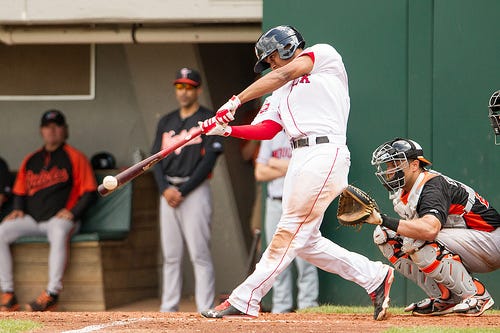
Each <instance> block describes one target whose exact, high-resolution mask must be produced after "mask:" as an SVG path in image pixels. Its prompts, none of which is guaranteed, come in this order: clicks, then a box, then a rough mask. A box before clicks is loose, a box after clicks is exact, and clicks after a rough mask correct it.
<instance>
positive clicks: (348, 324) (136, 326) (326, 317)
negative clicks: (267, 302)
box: [0, 312, 500, 333]
mask: <svg viewBox="0 0 500 333" xmlns="http://www.w3.org/2000/svg"><path fill="white" fill-rule="evenodd" d="M0 319H19V320H32V321H35V322H38V323H41V324H42V325H43V327H42V328H40V329H36V330H33V331H30V332H33V333H39V332H40V333H41V332H71V333H84V332H99V333H103V332H133V333H139V332H141V333H149V332H179V333H181V332H182V333H184V332H207V333H215V332H217V333H220V332H238V333H247V332H248V333H250V332H265V333H272V332H276V333H283V332H287V333H290V332H315V333H316V332H363V333H371V332H383V331H384V330H386V329H388V328H391V327H417V326H433V327H436V326H441V327H460V328H477V329H478V331H480V330H479V329H480V328H490V329H491V328H499V327H500V315H497V314H494V315H489V314H485V315H483V316H482V317H478V318H474V317H463V316H457V315H448V316H443V317H425V318H423V317H414V316H411V315H393V316H390V317H389V319H388V320H385V321H381V322H376V321H374V320H373V319H372V317H371V316H370V315H364V314H363V315H361V314H321V315H318V314H297V313H291V314H269V313H263V314H261V315H260V316H259V317H258V318H256V319H217V320H216V319H206V318H202V317H201V316H200V315H199V314H198V313H194V312H180V313H159V312H45V313H28V312H16V313H0Z"/></svg>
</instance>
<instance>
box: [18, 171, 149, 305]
mask: <svg viewBox="0 0 500 333" xmlns="http://www.w3.org/2000/svg"><path fill="white" fill-rule="evenodd" d="M116 173H117V171H109V170H108V171H105V170H98V171H96V179H97V181H98V183H101V181H102V179H103V178H104V176H106V175H108V174H116ZM157 193H158V191H157V189H156V185H155V182H154V178H153V174H152V173H150V172H148V173H145V174H143V175H141V176H140V177H138V178H136V179H134V180H133V181H132V182H130V183H128V184H127V185H125V186H124V187H123V188H121V189H118V190H116V192H113V193H111V194H110V195H108V196H106V197H100V196H99V198H98V199H97V202H95V203H94V205H93V206H92V207H91V208H89V210H88V211H87V213H86V214H85V216H84V217H83V220H82V227H81V230H80V232H79V233H78V234H76V235H74V236H73V238H72V239H71V249H70V260H69V263H68V266H67V267H66V272H65V274H64V278H63V286H64V289H63V291H62V292H61V294H60V297H59V305H58V309H57V310H58V311H105V310H109V309H110V308H113V307H116V306H118V305H122V304H127V303H131V302H135V301H138V300H141V299H146V298H152V297H157V296H158V280H159V278H158V268H159V264H158V251H159V232H158V195H157ZM11 249H12V256H13V265H14V283H15V290H16V295H17V298H18V301H19V302H20V304H22V305H24V304H26V303H27V302H30V301H31V300H33V299H34V298H35V297H37V296H38V295H39V293H40V292H41V291H42V290H44V289H45V288H46V286H47V279H48V277H47V275H48V268H47V261H48V254H49V252H48V251H49V244H48V242H47V239H46V237H22V238H20V239H19V240H17V241H16V242H15V243H14V244H13V245H12V247H11Z"/></svg>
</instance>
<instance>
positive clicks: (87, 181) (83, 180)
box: [63, 144, 97, 210]
mask: <svg viewBox="0 0 500 333" xmlns="http://www.w3.org/2000/svg"><path fill="white" fill-rule="evenodd" d="M63 148H64V151H65V152H66V154H68V156H69V159H70V161H71V166H72V168H73V170H72V175H71V176H72V178H73V187H72V188H71V192H70V194H69V197H68V200H67V201H66V209H68V210H71V209H72V208H73V207H75V205H76V203H77V202H78V199H80V197H81V196H82V195H83V194H85V193H87V192H93V191H95V190H96V189H97V183H96V180H95V176H94V172H93V170H92V167H91V166H90V163H89V161H88V160H87V158H86V157H85V155H83V153H82V152H80V151H79V150H77V149H76V148H73V147H72V146H70V145H68V144H65V145H64V147H63Z"/></svg>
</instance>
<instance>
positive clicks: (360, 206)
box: [337, 185, 379, 226]
mask: <svg viewBox="0 0 500 333" xmlns="http://www.w3.org/2000/svg"><path fill="white" fill-rule="evenodd" d="M373 210H376V211H379V208H378V205H377V203H376V202H375V200H374V199H373V198H372V197H370V196H369V195H368V194H366V192H364V191H363V190H361V189H359V188H357V187H355V186H352V185H347V187H346V188H345V189H344V191H342V193H341V194H340V198H339V206H338V208H337V219H338V221H339V223H340V224H342V225H347V226H358V225H359V226H361V224H362V223H365V222H366V219H367V218H368V217H369V216H370V215H371V214H372V212H373Z"/></svg>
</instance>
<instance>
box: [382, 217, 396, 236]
mask: <svg viewBox="0 0 500 333" xmlns="http://www.w3.org/2000/svg"><path fill="white" fill-rule="evenodd" d="M380 216H381V217H382V225H383V226H384V227H386V228H389V229H391V230H392V231H396V232H397V231H398V227H399V219H395V218H394V217H389V216H387V215H385V214H380Z"/></svg>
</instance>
